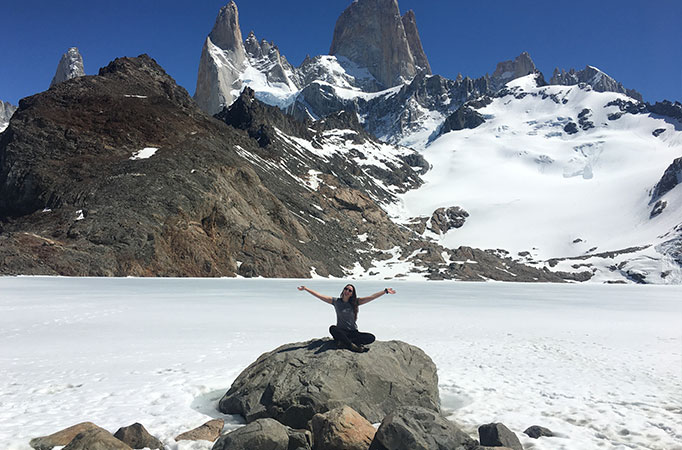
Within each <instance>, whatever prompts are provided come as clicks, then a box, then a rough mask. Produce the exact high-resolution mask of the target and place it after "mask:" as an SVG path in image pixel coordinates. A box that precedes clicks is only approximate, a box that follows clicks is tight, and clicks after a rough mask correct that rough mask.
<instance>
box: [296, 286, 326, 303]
mask: <svg viewBox="0 0 682 450" xmlns="http://www.w3.org/2000/svg"><path fill="white" fill-rule="evenodd" d="M298 290H299V291H306V292H307V293H309V294H312V295H314V296H315V297H317V298H319V299H320V300H322V301H323V302H325V303H329V304H330V305H331V304H332V299H333V298H332V297H330V296H328V295H322V294H319V293H317V292H315V291H313V290H312V289H308V288H307V287H305V286H299V287H298Z"/></svg>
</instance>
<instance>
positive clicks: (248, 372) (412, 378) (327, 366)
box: [219, 339, 439, 428]
mask: <svg viewBox="0 0 682 450" xmlns="http://www.w3.org/2000/svg"><path fill="white" fill-rule="evenodd" d="M344 405H348V406H350V407H351V408H353V409H354V410H355V411H357V412H358V413H360V414H361V415H362V416H364V417H365V418H367V420H369V421H370V422H378V421H380V420H381V419H383V418H384V417H385V416H386V415H387V414H388V413H389V412H390V411H393V410H394V409H395V408H396V407H398V406H402V405H421V406H423V407H426V408H429V409H432V410H434V411H438V410H439V397H438V378H437V375H436V367H435V365H434V364H433V362H432V361H431V359H430V358H429V357H428V356H427V355H426V354H425V353H424V352H423V351H421V350H420V349H418V348H416V347H413V346H411V345H408V344H405V343H403V342H398V341H390V342H375V343H374V344H372V347H371V350H370V351H369V353H362V354H358V353H352V352H347V351H339V350H337V349H336V346H335V345H334V343H333V341H331V340H328V339H323V340H313V341H309V342H303V343H295V344H287V345H284V346H282V347H279V348H278V349H275V350H273V351H271V352H268V353H265V354H263V355H261V356H260V357H259V358H258V360H256V361H255V362H254V363H253V364H251V365H250V366H249V367H248V368H246V369H245V370H244V371H243V372H242V373H241V374H240V375H239V377H237V379H236V380H235V381H234V383H233V384H232V387H231V388H230V390H229V391H228V392H227V393H226V394H225V396H224V397H223V398H222V399H221V400H220V403H219V408H220V411H222V412H224V413H226V414H241V415H243V416H244V417H245V418H246V420H247V422H252V421H254V420H256V419H259V418H263V417H271V418H274V419H277V420H279V421H280V422H282V423H284V424H286V425H289V426H291V427H293V428H306V427H307V424H308V422H309V421H310V420H311V419H312V417H313V416H314V415H315V414H316V413H324V412H326V411H329V410H331V409H334V408H338V407H341V406H344Z"/></svg>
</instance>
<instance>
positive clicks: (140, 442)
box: [114, 423, 164, 450]
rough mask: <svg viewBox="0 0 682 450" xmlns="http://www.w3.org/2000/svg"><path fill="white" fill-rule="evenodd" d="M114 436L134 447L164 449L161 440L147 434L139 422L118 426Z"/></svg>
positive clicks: (153, 449)
mask: <svg viewBox="0 0 682 450" xmlns="http://www.w3.org/2000/svg"><path fill="white" fill-rule="evenodd" d="M114 437H115V438H116V439H118V440H119V441H122V442H124V443H125V444H127V445H128V446H130V447H131V448H134V449H138V448H148V449H152V450H155V449H158V450H163V449H164V446H163V442H161V441H160V440H159V439H158V438H156V437H154V436H152V435H151V434H149V432H148V431H147V429H146V428H145V427H144V426H143V425H142V424H141V423H134V424H132V425H130V426H127V427H121V428H119V429H118V431H117V432H116V433H114Z"/></svg>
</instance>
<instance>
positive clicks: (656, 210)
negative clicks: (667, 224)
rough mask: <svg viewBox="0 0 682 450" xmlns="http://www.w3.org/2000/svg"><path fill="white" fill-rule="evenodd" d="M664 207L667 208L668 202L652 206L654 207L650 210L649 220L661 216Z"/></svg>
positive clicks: (663, 201)
mask: <svg viewBox="0 0 682 450" xmlns="http://www.w3.org/2000/svg"><path fill="white" fill-rule="evenodd" d="M666 206H668V202H666V201H665V200H659V201H657V202H656V204H655V205H654V207H653V208H652V209H651V214H650V215H649V219H653V218H654V217H656V216H658V215H659V214H661V213H662V212H663V210H664V209H665V207H666Z"/></svg>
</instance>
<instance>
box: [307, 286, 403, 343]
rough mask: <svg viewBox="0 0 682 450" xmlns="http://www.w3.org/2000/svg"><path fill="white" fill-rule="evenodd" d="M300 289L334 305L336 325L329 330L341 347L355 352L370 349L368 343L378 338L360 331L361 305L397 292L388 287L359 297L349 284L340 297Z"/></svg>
mask: <svg viewBox="0 0 682 450" xmlns="http://www.w3.org/2000/svg"><path fill="white" fill-rule="evenodd" d="M298 290H299V291H306V292H308V293H310V294H312V295H314V296H315V297H317V298H319V299H320V300H322V301H323V302H325V303H329V304H330V305H333V306H334V310H335V311H336V325H332V326H331V327H329V332H330V333H331V335H332V336H333V337H334V341H335V342H336V345H337V346H338V347H339V348H347V349H350V350H352V351H354V352H366V351H367V350H369V349H368V348H367V347H365V346H366V345H369V344H371V343H372V342H374V340H375V339H376V338H375V337H374V335H373V334H371V333H361V332H360V331H358V325H357V323H356V321H357V320H358V309H359V307H360V305H364V304H365V303H369V302H371V301H372V300H374V299H376V298H379V297H381V296H382V295H384V294H395V291H394V290H393V289H392V288H386V289H384V290H383V291H379V292H377V293H376V294H372V295H370V296H369V297H360V298H358V296H357V292H355V286H353V285H352V284H347V285H346V287H344V288H343V291H341V296H340V297H338V298H334V297H329V296H328V295H322V294H318V293H317V292H315V291H313V290H312V289H308V288H307V287H305V286H299V287H298Z"/></svg>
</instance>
